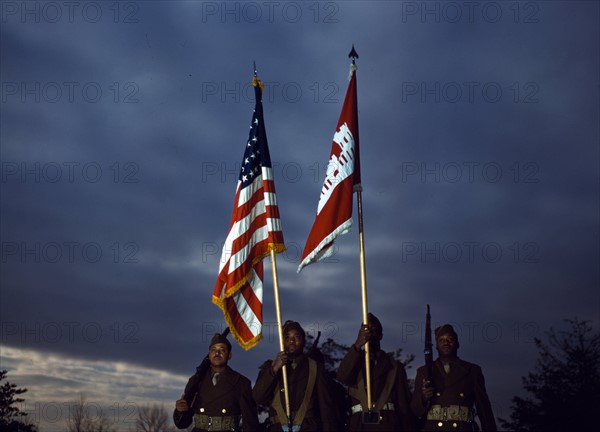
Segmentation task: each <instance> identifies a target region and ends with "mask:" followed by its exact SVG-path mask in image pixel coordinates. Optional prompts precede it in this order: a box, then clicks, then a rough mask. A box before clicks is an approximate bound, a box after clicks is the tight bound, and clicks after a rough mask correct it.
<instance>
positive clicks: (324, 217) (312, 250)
mask: <svg viewBox="0 0 600 432" xmlns="http://www.w3.org/2000/svg"><path fill="white" fill-rule="evenodd" d="M350 74H351V77H350V83H349V84H348V90H347V91H346V98H345V99H344V105H343V106H342V113H341V114H340V118H339V120H338V124H337V128H336V132H335V134H334V135H333V143H332V146H331V154H330V156H329V164H328V166H327V173H326V175H325V181H324V182H323V188H322V189H321V197H320V198H319V205H318V207H317V216H316V218H315V221H314V223H313V226H312V228H311V230H310V233H309V235H308V239H307V240H306V245H305V246H304V251H303V253H302V259H301V262H300V265H299V266H298V273H299V272H300V271H301V270H302V268H303V267H305V266H307V265H309V264H312V263H314V262H317V261H320V260H322V259H325V258H327V257H329V256H331V255H332V254H333V242H334V240H335V239H336V238H337V237H338V236H339V235H342V234H346V233H347V232H348V231H349V230H350V227H351V226H352V196H353V192H354V190H355V188H360V157H359V152H358V102H357V96H356V66H355V65H354V63H352V65H351V66H350Z"/></svg>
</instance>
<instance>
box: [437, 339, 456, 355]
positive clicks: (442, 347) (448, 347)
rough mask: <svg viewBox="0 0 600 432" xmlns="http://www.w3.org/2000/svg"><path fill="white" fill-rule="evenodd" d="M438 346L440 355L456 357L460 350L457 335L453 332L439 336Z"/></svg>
mask: <svg viewBox="0 0 600 432" xmlns="http://www.w3.org/2000/svg"><path fill="white" fill-rule="evenodd" d="M436 342H437V345H436V348H437V350H438V353H439V354H440V357H454V356H456V352H457V350H458V343H457V340H456V337H454V335H453V334H451V333H446V334H443V335H441V336H440V337H438V338H437V341H436Z"/></svg>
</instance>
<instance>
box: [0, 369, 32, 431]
mask: <svg viewBox="0 0 600 432" xmlns="http://www.w3.org/2000/svg"><path fill="white" fill-rule="evenodd" d="M7 374H8V371H6V370H2V371H0V382H2V381H3V380H5V379H6V375H7ZM25 392H27V389H22V388H17V385H16V384H12V383H9V382H8V381H6V382H5V383H4V384H3V385H2V386H1V387H0V431H6V432H13V431H14V432H35V431H36V428H35V426H34V425H32V424H30V423H26V422H25V421H26V418H27V414H26V413H24V412H22V411H21V410H20V409H19V408H18V407H17V406H15V404H18V403H21V402H24V401H25V399H23V398H20V397H19V395H22V394H23V393H25Z"/></svg>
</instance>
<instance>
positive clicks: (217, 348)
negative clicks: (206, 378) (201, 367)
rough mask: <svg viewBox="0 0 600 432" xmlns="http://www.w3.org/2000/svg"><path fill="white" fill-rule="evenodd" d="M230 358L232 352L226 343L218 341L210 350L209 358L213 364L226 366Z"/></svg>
mask: <svg viewBox="0 0 600 432" xmlns="http://www.w3.org/2000/svg"><path fill="white" fill-rule="evenodd" d="M230 358H231V352H230V351H229V348H228V347H227V345H225V344H224V343H216V344H214V345H213V346H211V347H210V349H209V350H208V360H210V364H211V365H212V366H216V367H222V366H226V365H227V362H228V361H229V359H230Z"/></svg>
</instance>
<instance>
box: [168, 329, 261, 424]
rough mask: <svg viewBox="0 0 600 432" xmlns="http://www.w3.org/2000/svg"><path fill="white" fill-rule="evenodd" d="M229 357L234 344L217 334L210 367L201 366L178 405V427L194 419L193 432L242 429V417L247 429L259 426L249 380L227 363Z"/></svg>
mask: <svg viewBox="0 0 600 432" xmlns="http://www.w3.org/2000/svg"><path fill="white" fill-rule="evenodd" d="M230 359H231V343H230V342H229V341H228V340H227V338H226V337H225V336H223V335H221V334H219V333H217V334H215V335H214V337H213V338H212V340H211V342H210V346H209V350H208V361H209V362H210V366H209V367H208V368H206V369H204V370H203V365H206V363H203V365H201V366H199V367H198V372H197V373H196V374H195V375H194V376H192V377H191V378H190V379H189V381H188V383H187V385H186V387H185V391H184V394H183V395H182V397H181V399H179V400H178V401H177V402H176V404H175V412H174V413H173V421H174V422H175V426H177V427H178V428H179V429H185V428H187V427H188V426H190V424H191V423H192V421H193V422H194V429H193V431H194V432H203V431H232V430H233V431H239V430H241V429H240V420H241V422H242V427H243V430H244V432H252V431H257V430H258V429H259V425H258V414H257V410H256V403H255V402H254V399H253V398H252V387H251V384H250V380H249V379H248V378H246V377H245V376H243V375H241V374H239V373H238V372H236V371H234V370H233V369H231V368H230V367H229V366H228V365H227V363H228V362H229V360H230ZM205 361H206V360H205Z"/></svg>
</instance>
